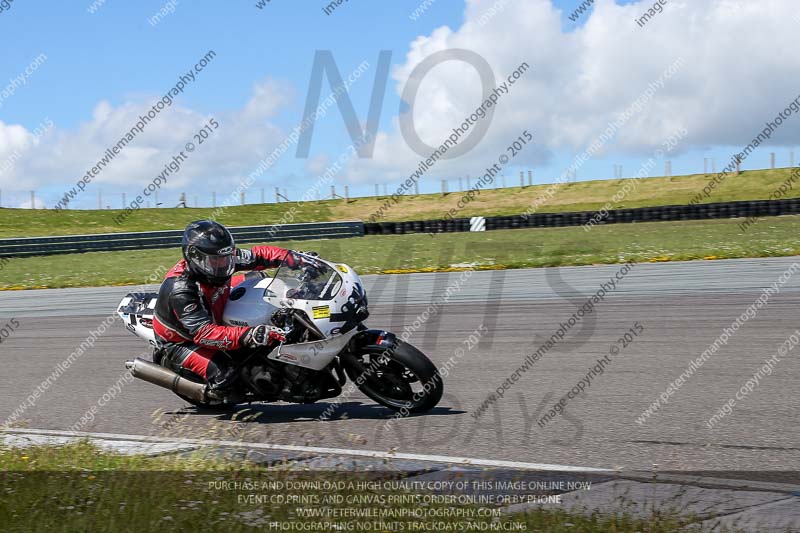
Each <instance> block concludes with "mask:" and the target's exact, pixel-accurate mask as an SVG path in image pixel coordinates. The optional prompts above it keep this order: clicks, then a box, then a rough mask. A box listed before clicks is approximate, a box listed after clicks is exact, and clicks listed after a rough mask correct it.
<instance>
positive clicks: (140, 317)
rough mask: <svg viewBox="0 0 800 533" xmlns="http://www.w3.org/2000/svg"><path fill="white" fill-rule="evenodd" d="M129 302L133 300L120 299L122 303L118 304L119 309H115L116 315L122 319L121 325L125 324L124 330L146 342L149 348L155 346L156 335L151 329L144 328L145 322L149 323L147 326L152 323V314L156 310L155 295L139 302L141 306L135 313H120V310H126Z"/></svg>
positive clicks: (127, 298)
mask: <svg viewBox="0 0 800 533" xmlns="http://www.w3.org/2000/svg"><path fill="white" fill-rule="evenodd" d="M131 302H133V298H132V297H131V296H130V295H128V296H126V297H125V298H123V299H122V301H121V302H120V303H119V307H118V308H117V309H118V311H117V314H118V315H119V317H120V318H121V319H122V323H123V324H125V329H127V330H128V331H130V332H131V333H133V334H134V335H136V336H137V337H139V338H141V339H144V340H146V341H147V342H148V343H150V346H155V345H156V334H155V332H154V331H153V328H152V327H147V326H145V323H147V321H149V324H151V325H152V323H153V313H154V312H155V311H154V310H155V308H156V298H155V295H152V297H149V296H147V295H146V296H145V298H144V299H143V300H140V302H141V305H140V306H139V309H138V311H137V312H136V313H125V312H122V310H123V309H124V308H127V307H128V306H129V305H130V304H131Z"/></svg>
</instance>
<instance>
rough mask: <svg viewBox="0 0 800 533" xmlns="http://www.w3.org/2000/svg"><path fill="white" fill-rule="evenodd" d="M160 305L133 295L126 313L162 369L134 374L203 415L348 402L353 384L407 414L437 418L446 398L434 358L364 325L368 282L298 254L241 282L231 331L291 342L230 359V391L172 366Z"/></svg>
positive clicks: (140, 362) (150, 366)
mask: <svg viewBox="0 0 800 533" xmlns="http://www.w3.org/2000/svg"><path fill="white" fill-rule="evenodd" d="M157 298H158V294H157V293H144V294H143V293H131V294H128V295H126V296H125V298H123V299H122V301H121V302H120V304H119V307H118V310H117V312H118V314H119V316H120V317H121V318H122V320H123V322H124V323H125V327H126V328H127V329H128V330H129V331H131V332H132V333H133V334H135V335H136V336H138V337H140V338H142V339H144V340H146V341H148V342H149V343H150V344H151V345H152V346H153V347H154V356H153V361H152V362H151V361H147V360H144V359H141V358H136V359H133V360H131V361H127V362H126V363H125V364H126V367H127V368H128V369H129V370H130V372H131V373H132V375H133V376H134V377H136V378H139V379H142V380H144V381H147V382H149V383H152V384H154V385H158V386H161V387H164V388H166V389H169V390H171V391H173V392H174V393H175V394H177V395H178V396H180V397H181V398H182V399H184V400H185V401H187V402H189V403H191V404H193V405H195V406H198V407H201V408H213V409H231V408H233V407H234V406H235V405H236V404H240V403H251V402H276V401H284V402H291V403H303V404H308V403H314V402H317V401H319V400H324V399H328V398H335V397H337V396H339V395H341V394H342V391H343V387H344V385H345V384H346V383H347V379H348V378H349V379H350V380H351V381H352V382H353V383H354V384H355V387H357V388H358V389H359V390H360V391H361V392H363V393H364V394H365V395H366V396H368V397H369V398H371V399H372V400H374V401H375V402H377V403H379V404H381V405H383V406H385V407H388V408H390V409H392V410H395V411H399V412H400V413H401V414H408V413H420V412H425V411H429V410H430V409H432V408H433V407H435V406H436V404H438V403H439V400H441V398H442V393H443V391H444V384H443V382H442V378H441V375H440V374H439V372H438V370H437V369H436V366H435V365H434V364H433V363H432V362H431V361H430V359H429V358H428V357H427V356H426V355H425V354H424V353H422V352H421V351H419V350H418V349H417V348H415V347H414V346H412V345H411V344H409V343H407V342H404V341H403V340H401V339H398V338H397V336H396V335H395V334H393V333H391V332H389V331H384V330H377V329H369V328H367V327H366V326H365V325H364V321H365V320H366V319H367V317H368V316H369V311H368V306H367V294H366V291H365V290H364V285H363V284H362V282H361V278H359V276H358V274H356V272H355V271H354V270H353V269H352V268H350V267H349V266H348V265H346V264H342V263H332V262H329V261H326V260H323V259H321V258H319V257H317V256H314V255H309V254H304V253H301V252H294V251H291V252H289V255H287V257H286V259H284V260H283V262H282V263H281V265H280V266H279V267H278V268H277V271H275V273H274V275H269V273H268V271H258V272H250V273H248V274H246V275H245V276H237V277H236V278H234V280H233V282H232V284H231V292H230V296H229V299H228V302H227V304H226V307H225V310H224V313H223V323H224V324H226V325H231V326H256V325H259V324H272V325H275V326H277V327H279V328H282V329H283V330H284V331H285V337H286V340H285V341H283V342H281V343H280V344H279V345H277V346H275V347H267V348H261V349H255V350H245V349H243V350H240V351H238V352H237V353H236V354H235V356H231V355H230V354H228V355H229V356H231V360H232V361H234V364H235V369H236V379H235V381H234V382H233V383H232V385H231V386H230V387H226V389H225V390H224V391H217V390H212V389H210V388H209V387H208V386H207V385H206V384H205V383H204V382H203V381H202V380H201V379H200V378H199V377H198V376H195V375H194V374H192V373H190V372H182V373H181V374H178V373H176V372H174V371H173V370H172V369H170V368H168V367H167V366H165V365H164V364H162V363H164V361H163V357H162V356H161V354H160V351H159V349H158V342H157V340H156V336H155V332H154V331H153V314H154V309H155V306H156V300H157ZM354 390H355V388H352V387H351V388H350V390H349V391H348V393H349V392H352V391H354Z"/></svg>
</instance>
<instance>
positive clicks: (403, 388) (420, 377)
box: [342, 341, 444, 413]
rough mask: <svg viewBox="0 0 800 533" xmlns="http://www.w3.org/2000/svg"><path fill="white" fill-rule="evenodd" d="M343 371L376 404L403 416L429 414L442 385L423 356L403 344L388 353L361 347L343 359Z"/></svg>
mask: <svg viewBox="0 0 800 533" xmlns="http://www.w3.org/2000/svg"><path fill="white" fill-rule="evenodd" d="M342 361H343V363H344V365H343V366H344V369H345V372H347V376H348V377H349V378H350V379H351V380H352V381H353V382H355V384H356V386H358V388H359V389H360V390H361V392H363V393H364V394H366V395H367V396H368V397H370V398H371V399H372V400H375V401H376V402H378V403H379V404H381V405H383V406H385V407H388V408H390V409H394V410H395V411H400V412H403V413H424V412H426V411H430V410H431V409H433V408H434V407H436V404H438V403H439V400H441V399H442V394H443V392H444V383H443V382H442V376H441V375H439V371H438V370H437V369H436V366H435V365H434V364H433V363H432V362H431V360H430V359H428V356H426V355H425V354H424V353H422V352H421V351H419V350H418V349H416V348H415V347H414V346H412V345H410V344H408V343H405V342H403V341H397V346H396V347H395V349H394V350H392V351H391V352H388V353H387V352H386V350H384V349H382V348H364V349H363V350H362V351H361V353H358V354H347V355H345V356H343V358H342Z"/></svg>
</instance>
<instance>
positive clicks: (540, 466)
mask: <svg viewBox="0 0 800 533" xmlns="http://www.w3.org/2000/svg"><path fill="white" fill-rule="evenodd" d="M2 432H3V433H10V434H29V435H50V436H58V437H77V438H89V439H105V440H127V441H138V442H162V443H175V444H194V445H199V446H221V447H229V448H251V449H255V450H278V451H286V452H306V453H318V454H335V455H351V456H358V457H371V458H374V459H402V460H409V461H426V462H432V463H451V464H456V465H459V466H485V467H493V468H512V469H517V470H539V471H554V472H597V473H611V472H613V470H607V469H603V468H589V467H583V466H569V465H554V464H546V463H524V462H519V461H500V460H493V459H474V458H470V457H452V456H448V455H421V454H416V453H390V452H378V451H372V450H351V449H343V448H322V447H316V446H295V445H291V444H265V443H261V442H244V441H232V440H214V439H187V438H165V437H150V436H146V435H124V434H118V433H87V432H83V431H53V430H49V429H16V428H15V429H4V430H3V431H2Z"/></svg>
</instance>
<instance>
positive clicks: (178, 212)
mask: <svg viewBox="0 0 800 533" xmlns="http://www.w3.org/2000/svg"><path fill="white" fill-rule="evenodd" d="M791 170H792V169H789V168H783V169H775V170H752V171H745V172H742V173H741V174H740V175H738V176H735V175H731V176H729V177H728V178H727V180H726V181H725V182H724V183H723V184H722V185H719V186H717V189H716V190H715V191H714V193H713V194H712V195H711V197H710V198H708V199H706V200H705V201H707V202H723V201H732V200H759V199H767V198H768V197H769V195H770V193H772V191H773V190H775V189H776V188H777V187H778V186H779V185H780V184H781V183H782V182H783V181H784V180H786V179H787V178H788V177H789V174H790V172H791ZM709 178H710V176H709V175H706V174H693V175H689V176H674V177H669V178H667V177H661V178H644V179H641V180H639V183H638V184H637V185H638V186H637V187H636V190H635V191H633V192H632V193H631V194H629V195H628V196H627V197H626V198H625V199H624V200H623V201H622V202H620V203H619V204H616V205H615V206H614V207H615V208H625V207H649V206H656V205H669V204H687V203H689V201H690V200H691V198H692V197H693V196H694V195H695V194H697V193H698V192H699V191H701V190H702V188H703V186H704V185H705V184H706V183H707V182H708V180H709ZM624 182H625V180H620V179H614V180H596V181H583V182H578V183H568V184H565V185H564V186H563V187H562V188H561V189H560V190H559V192H558V193H557V194H556V195H555V197H554V198H552V199H551V200H550V201H549V202H546V203H545V204H543V205H542V206H541V207H540V208H539V209H538V212H563V211H585V210H593V209H599V208H601V207H602V206H604V205H605V203H606V202H608V201H610V200H611V198H612V197H613V196H614V194H616V193H617V192H618V191H619V190H620V187H621V186H622V185H623V184H624ZM547 187H548V185H546V184H545V185H534V186H532V187H524V188H520V187H510V188H506V189H492V190H485V191H482V192H481V193H480V195H479V196H477V197H476V199H475V201H473V202H472V203H470V204H469V205H468V206H467V207H466V208H465V209H463V210H462V211H461V212H460V214H459V216H465V217H466V216H476V215H485V216H490V215H512V214H519V213H523V212H525V210H526V209H527V208H528V206H529V205H530V204H531V203H532V202H534V200H535V199H536V198H538V197H539V196H541V195H542V194H543V193H544V191H545V190H546V189H547ZM461 196H462V194H461V193H458V192H453V193H450V194H448V195H446V196H442V195H441V194H423V195H418V196H406V197H404V198H403V200H402V201H401V202H400V203H399V204H398V205H395V206H393V207H392V208H391V209H389V210H388V212H387V213H386V216H385V218H383V219H382V220H384V221H398V220H423V219H437V218H443V217H444V214H445V213H446V212H447V211H448V210H449V209H450V208H452V207H456V204H457V202H458V200H459V199H460V198H461ZM786 197H787V198H792V197H800V187H796V188H794V189H793V190H792V191H789V194H788V195H787V196H786ZM383 202H384V200H383V199H381V198H357V199H352V200H351V201H350V202H349V203H345V202H344V201H343V200H325V201H314V202H305V203H296V202H292V203H283V204H255V205H244V206H232V207H230V208H227V209H225V210H224V211H223V212H222V213H221V215H219V216H218V217H217V220H219V221H220V222H222V223H223V224H226V225H230V226H247V225H259V224H275V223H281V222H283V223H290V222H324V221H333V220H366V219H368V218H369V216H370V215H371V214H372V213H374V212H375V211H376V210H377V209H378V208H379V207H380V206H381V205H382V204H383ZM290 209H293V210H294V213H293V216H287V212H289V210H290ZM214 211H215V210H214V209H213V208H190V209H175V208H170V209H142V210H140V211H138V212H135V213H133V214H132V215H131V216H130V217H129V218H128V219H126V220H125V222H124V223H123V224H122V225H118V224H116V223H115V222H114V217H115V216H117V215H118V214H119V213H120V211H119V210H113V209H112V210H102V211H101V210H87V211H77V210H75V211H62V212H55V211H49V210H36V211H33V210H29V209H0V237H33V236H41V235H68V234H78V233H112V232H123V231H154V230H164V229H183V228H184V227H185V226H186V224H187V223H189V222H191V221H192V220H198V219H202V218H207V217H209V216H211V214H212V213H213V212H214Z"/></svg>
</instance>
